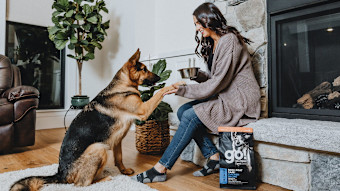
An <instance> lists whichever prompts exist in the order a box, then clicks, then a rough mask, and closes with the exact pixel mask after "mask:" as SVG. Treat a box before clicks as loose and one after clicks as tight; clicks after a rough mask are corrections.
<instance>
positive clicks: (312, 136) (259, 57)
mask: <svg viewBox="0 0 340 191" xmlns="http://www.w3.org/2000/svg"><path fill="white" fill-rule="evenodd" d="M207 2H212V3H214V4H215V5H216V6H218V7H219V9H220V10H221V12H222V13H223V14H224V15H225V17H226V19H227V21H228V24H229V25H233V26H235V27H236V28H237V29H238V30H240V31H241V34H242V35H244V36H246V37H248V38H249V39H251V40H252V41H253V42H254V43H252V44H251V45H250V46H249V47H248V49H249V51H250V53H251V54H252V56H253V68H254V72H255V75H256V77H257V80H258V83H259V85H260V87H261V96H262V97H261V103H262V107H261V119H260V120H259V121H257V122H255V123H251V124H249V125H247V126H248V127H252V128H253V129H254V139H255V143H256V144H255V151H256V152H257V157H256V161H257V166H258V177H259V179H260V180H261V181H262V182H265V183H269V184H273V185H278V186H281V187H283V188H287V189H292V190H315V191H316V190H334V191H335V190H340V182H339V180H340V139H339V138H338V137H340V123H339V122H330V121H316V120H313V121H312V120H305V119H284V118H268V93H267V92H268V86H267V76H268V74H267V32H266V27H267V24H266V23H267V21H266V18H267V16H266V14H267V13H266V0H225V1H224V0H210V1H209V0H207ZM178 124H179V122H178V120H177V117H176V115H175V114H170V125H171V127H170V128H171V129H172V131H173V133H174V132H175V131H176V127H177V126H178ZM212 137H213V140H214V142H215V143H216V144H218V136H212ZM181 158H182V159H183V160H187V161H192V162H193V163H195V164H197V165H203V164H204V163H205V159H204V157H203V156H202V154H201V152H200V151H199V149H198V147H197V145H196V144H195V142H194V141H192V142H191V143H190V144H189V145H188V147H187V148H186V149H185V150H184V152H183V153H182V155H181Z"/></svg>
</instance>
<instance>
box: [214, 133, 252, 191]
mask: <svg viewBox="0 0 340 191" xmlns="http://www.w3.org/2000/svg"><path fill="white" fill-rule="evenodd" d="M218 132H219V135H220V137H219V147H220V149H219V151H220V187H221V188H228V189H247V190H255V189H256V177H255V159H254V148H253V147H254V142H253V129H252V128H247V127H219V128H218Z"/></svg>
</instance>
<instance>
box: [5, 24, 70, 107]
mask: <svg viewBox="0 0 340 191" xmlns="http://www.w3.org/2000/svg"><path fill="white" fill-rule="evenodd" d="M64 54H65V53H64V50H63V51H59V50H57V49H56V48H55V46H54V44H53V42H52V41H50V39H49V38H48V31H47V27H41V26H34V25H28V24H21V23H16V22H9V21H7V23H6V56H8V57H9V58H10V60H11V61H12V63H13V64H15V65H16V66H18V67H19V69H20V72H21V81H22V84H23V85H29V86H34V87H35V88H37V89H38V90H39V91H40V99H39V109H61V108H64V87H65V59H64Z"/></svg>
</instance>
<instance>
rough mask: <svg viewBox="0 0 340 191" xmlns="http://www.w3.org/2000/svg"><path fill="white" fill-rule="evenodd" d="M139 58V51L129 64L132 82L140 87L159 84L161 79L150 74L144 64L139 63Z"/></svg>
mask: <svg viewBox="0 0 340 191" xmlns="http://www.w3.org/2000/svg"><path fill="white" fill-rule="evenodd" d="M139 57H140V51H139V49H137V51H136V52H135V53H134V54H133V55H132V56H131V58H130V59H129V61H128V63H127V64H128V66H127V68H128V70H129V77H130V80H131V81H133V82H136V83H137V84H138V85H142V84H143V85H153V84H155V83H156V82H158V81H159V80H160V79H161V78H160V77H159V76H158V75H156V74H154V73H152V72H150V71H149V70H148V69H147V67H146V66H145V65H144V64H143V63H141V62H139Z"/></svg>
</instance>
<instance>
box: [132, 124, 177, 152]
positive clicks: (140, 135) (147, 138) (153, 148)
mask: <svg viewBox="0 0 340 191" xmlns="http://www.w3.org/2000/svg"><path fill="white" fill-rule="evenodd" d="M169 143H170V130H169V123H168V121H156V120H148V121H146V122H145V123H144V124H143V125H136V149H137V150H138V151H139V152H140V153H142V154H151V155H159V154H162V153H163V152H164V151H165V149H166V148H167V147H168V145H169Z"/></svg>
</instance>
